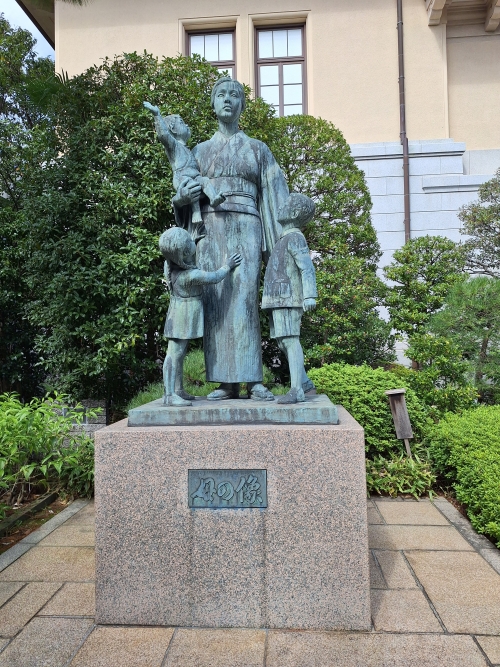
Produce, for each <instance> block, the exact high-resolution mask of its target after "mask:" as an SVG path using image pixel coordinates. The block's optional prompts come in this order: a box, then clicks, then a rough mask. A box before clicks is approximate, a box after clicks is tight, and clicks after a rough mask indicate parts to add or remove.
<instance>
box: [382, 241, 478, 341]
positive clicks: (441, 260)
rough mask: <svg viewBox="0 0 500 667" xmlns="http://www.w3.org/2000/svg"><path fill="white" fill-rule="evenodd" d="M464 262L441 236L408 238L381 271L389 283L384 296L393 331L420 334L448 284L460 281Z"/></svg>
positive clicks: (440, 303) (440, 304) (437, 306)
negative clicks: (391, 260)
mask: <svg viewBox="0 0 500 667" xmlns="http://www.w3.org/2000/svg"><path fill="white" fill-rule="evenodd" d="M464 262H465V260H464V256H463V251H462V249H461V247H460V246H458V245H457V244H456V243H454V242H453V241H451V240H450V239H447V238H444V237H442V236H422V237H419V238H415V239H411V240H410V241H408V243H406V244H405V245H404V246H403V247H402V248H400V249H399V250H396V251H395V253H394V261H393V262H392V264H390V265H389V266H386V267H385V269H384V275H385V277H386V278H387V279H388V280H389V281H391V282H392V283H393V285H392V286H390V287H389V288H388V289H387V292H386V295H385V305H386V306H387V308H388V310H389V314H390V318H391V324H392V326H393V328H394V329H395V330H396V331H397V332H399V333H402V334H406V335H408V336H411V335H412V334H415V333H419V332H421V331H423V330H424V328H425V325H426V324H427V322H428V321H429V318H430V316H431V315H432V314H433V313H435V312H436V311H437V310H439V309H440V308H441V306H442V305H443V303H444V300H445V298H446V295H447V294H448V292H449V290H450V288H451V287H452V285H454V284H455V283H457V282H458V281H460V280H462V278H463V273H462V272H463V269H464Z"/></svg>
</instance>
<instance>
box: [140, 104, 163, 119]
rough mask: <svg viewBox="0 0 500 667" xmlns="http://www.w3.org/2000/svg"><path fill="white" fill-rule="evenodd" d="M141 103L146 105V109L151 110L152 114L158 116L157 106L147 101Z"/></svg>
mask: <svg viewBox="0 0 500 667" xmlns="http://www.w3.org/2000/svg"><path fill="white" fill-rule="evenodd" d="M142 104H143V105H144V106H145V107H146V109H149V111H151V113H152V114H153V115H154V116H159V115H160V110H159V109H158V107H154V106H153V105H152V104H150V103H149V102H143V103H142Z"/></svg>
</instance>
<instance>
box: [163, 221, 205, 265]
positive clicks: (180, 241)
mask: <svg viewBox="0 0 500 667" xmlns="http://www.w3.org/2000/svg"><path fill="white" fill-rule="evenodd" d="M159 245H160V252H161V254H162V255H163V257H164V258H165V259H166V260H167V261H168V262H170V263H171V264H176V265H177V266H180V267H181V269H192V268H194V267H195V261H196V245H195V243H194V241H193V239H192V238H191V236H190V235H189V234H188V233H187V232H186V230H185V229H182V228H181V227H171V228H170V229H167V231H166V232H163V234H162V235H161V236H160V242H159Z"/></svg>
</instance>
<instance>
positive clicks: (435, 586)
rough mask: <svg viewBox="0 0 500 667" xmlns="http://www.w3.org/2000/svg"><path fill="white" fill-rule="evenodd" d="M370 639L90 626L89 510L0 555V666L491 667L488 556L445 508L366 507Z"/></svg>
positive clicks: (492, 571) (494, 565)
mask: <svg viewBox="0 0 500 667" xmlns="http://www.w3.org/2000/svg"><path fill="white" fill-rule="evenodd" d="M368 505H369V507H368V513H369V522H370V549H371V554H370V556H371V568H372V573H371V574H372V618H373V631H372V632H369V633H344V632H296V631H295V632H291V631H289V632H283V631H277V630H274V631H273V630H269V631H265V630H208V629H176V630H175V629H173V628H146V627H110V626H106V627H104V626H96V625H95V624H94V618H93V616H94V584H93V578H94V508H93V504H92V503H87V502H85V501H76V502H75V503H73V504H72V505H70V506H69V507H68V508H67V509H65V510H64V511H63V512H61V513H60V514H59V515H57V516H56V517H54V518H53V519H51V521H49V522H48V523H47V524H45V525H44V526H42V527H41V528H40V529H39V530H38V531H36V532H35V533H32V534H31V535H29V536H28V537H27V538H25V540H23V541H22V542H20V543H19V544H17V545H16V546H15V547H13V548H12V549H10V550H9V551H7V552H6V553H5V554H3V555H2V556H0V667H330V666H332V667H333V666H334V665H335V666H337V665H339V666H341V667H354V666H355V667H417V666H418V667H476V666H477V667H481V666H484V665H489V666H490V667H491V665H500V552H499V551H498V550H497V549H495V548H494V547H493V545H492V544H491V543H490V542H488V540H486V539H485V538H483V537H480V536H478V535H477V534H476V533H475V532H474V531H473V530H472V529H471V527H470V524H469V523H468V521H466V520H465V519H464V518H463V517H462V516H461V515H460V514H459V513H458V512H457V511H456V510H455V509H454V508H453V506H452V505H450V504H449V503H448V502H446V501H445V500H443V499H436V500H435V501H434V502H433V503H431V502H429V501H428V500H423V501H419V502H416V501H413V500H404V501H403V500H378V499H374V500H370V501H369V503H368Z"/></svg>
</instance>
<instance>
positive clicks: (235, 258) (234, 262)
mask: <svg viewBox="0 0 500 667" xmlns="http://www.w3.org/2000/svg"><path fill="white" fill-rule="evenodd" d="M240 264H241V255H240V253H239V252H236V253H234V255H231V257H230V258H229V259H228V260H227V265H228V266H229V268H230V269H234V268H235V267H236V266H239V265H240Z"/></svg>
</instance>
